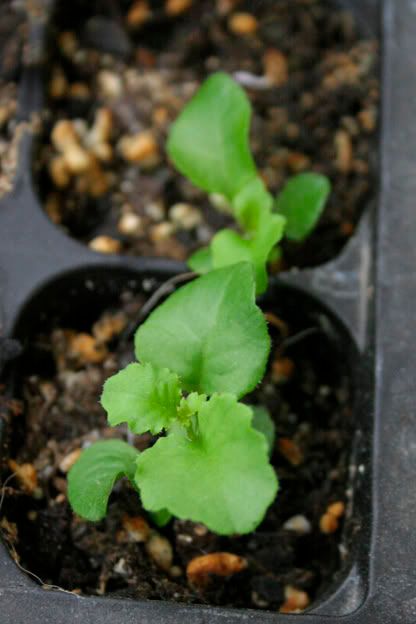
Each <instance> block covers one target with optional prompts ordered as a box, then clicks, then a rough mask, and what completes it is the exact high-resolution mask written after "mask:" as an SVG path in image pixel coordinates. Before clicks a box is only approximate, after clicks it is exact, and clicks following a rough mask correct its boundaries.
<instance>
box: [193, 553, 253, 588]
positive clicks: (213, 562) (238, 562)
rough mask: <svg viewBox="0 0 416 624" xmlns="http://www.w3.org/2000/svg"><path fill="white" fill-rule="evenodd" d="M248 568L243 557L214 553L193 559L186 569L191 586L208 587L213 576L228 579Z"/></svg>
mask: <svg viewBox="0 0 416 624" xmlns="http://www.w3.org/2000/svg"><path fill="white" fill-rule="evenodd" d="M246 567H247V561H246V559H244V558H243V557H239V556H238V555H234V554H232V553H228V552H214V553H209V554H208V555H201V556H200V557H195V558H194V559H192V560H191V561H190V562H189V563H188V566H187V568H186V575H187V577H188V581H189V582H190V584H191V585H194V586H195V587H201V588H202V587H206V586H207V585H208V584H209V582H210V580H211V578H212V577H213V576H222V577H228V576H233V575H234V574H238V572H241V571H242V570H244V569H245V568H246Z"/></svg>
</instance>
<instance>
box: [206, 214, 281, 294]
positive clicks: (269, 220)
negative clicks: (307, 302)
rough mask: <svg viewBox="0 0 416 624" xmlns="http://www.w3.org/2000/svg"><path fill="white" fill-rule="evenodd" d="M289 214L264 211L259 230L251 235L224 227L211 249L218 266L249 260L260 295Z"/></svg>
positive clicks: (258, 225)
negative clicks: (283, 215) (273, 252)
mask: <svg viewBox="0 0 416 624" xmlns="http://www.w3.org/2000/svg"><path fill="white" fill-rule="evenodd" d="M284 227H285V218H284V217H282V216H281V215H276V214H270V213H267V212H261V213H260V214H259V218H258V224H257V230H256V232H255V233H253V234H252V236H251V237H250V238H243V237H242V236H240V234H238V233H237V232H234V230H221V231H220V232H218V234H216V235H215V236H214V238H213V239H212V243H211V250H212V251H211V253H212V261H213V265H214V268H220V267H225V266H229V265H233V264H235V263H236V262H242V261H247V262H250V263H251V264H252V265H253V266H254V270H255V278H256V292H257V294H258V295H260V294H262V293H264V292H265V291H266V289H267V284H268V277H267V262H268V260H269V257H270V253H271V251H272V250H273V248H274V247H275V245H276V244H277V243H278V242H279V241H280V240H281V238H282V236H283V232H284Z"/></svg>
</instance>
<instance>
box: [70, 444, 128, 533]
mask: <svg viewBox="0 0 416 624" xmlns="http://www.w3.org/2000/svg"><path fill="white" fill-rule="evenodd" d="M138 455H139V452H138V451H137V450H136V449H135V448H133V447H132V446H130V445H129V444H127V443H126V442H123V441H122V440H104V441H102V442H96V443H95V444H93V445H92V446H90V447H89V448H87V449H86V450H85V451H83V452H82V453H81V456H80V458H79V459H78V461H77V462H76V463H75V464H74V466H73V467H72V468H71V470H70V471H69V474H68V499H69V502H70V504H71V507H72V509H73V510H74V512H75V513H76V514H78V515H79V516H81V517H82V518H86V519H87V520H91V521H93V522H96V521H98V520H101V519H102V518H104V516H105V514H106V511H107V505H108V499H109V496H110V494H111V490H112V489H113V486H114V483H115V482H116V481H117V480H118V479H121V478H122V477H128V478H129V479H130V481H133V477H134V473H135V470H136V459H137V457H138Z"/></svg>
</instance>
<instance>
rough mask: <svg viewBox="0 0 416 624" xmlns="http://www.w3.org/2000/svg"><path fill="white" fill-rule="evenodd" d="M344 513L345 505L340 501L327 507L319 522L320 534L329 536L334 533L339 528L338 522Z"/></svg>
mask: <svg viewBox="0 0 416 624" xmlns="http://www.w3.org/2000/svg"><path fill="white" fill-rule="evenodd" d="M344 513H345V504H344V503H343V502H341V501H338V502H336V503H332V504H331V505H328V507H327V510H326V512H325V513H324V514H323V515H322V516H321V518H320V520H319V528H320V530H321V533H324V534H325V535H329V534H330V533H335V531H337V530H338V528H339V522H340V519H341V518H342V516H343V515H344Z"/></svg>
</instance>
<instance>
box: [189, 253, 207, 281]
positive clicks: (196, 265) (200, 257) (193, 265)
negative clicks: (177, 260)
mask: <svg viewBox="0 0 416 624" xmlns="http://www.w3.org/2000/svg"><path fill="white" fill-rule="evenodd" d="M188 266H189V268H190V269H191V270H192V271H195V273H199V274H200V275H204V274H205V273H209V271H212V256H211V249H210V247H203V248H202V249H198V251H196V252H195V253H193V254H192V256H191V257H190V258H189V259H188Z"/></svg>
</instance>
